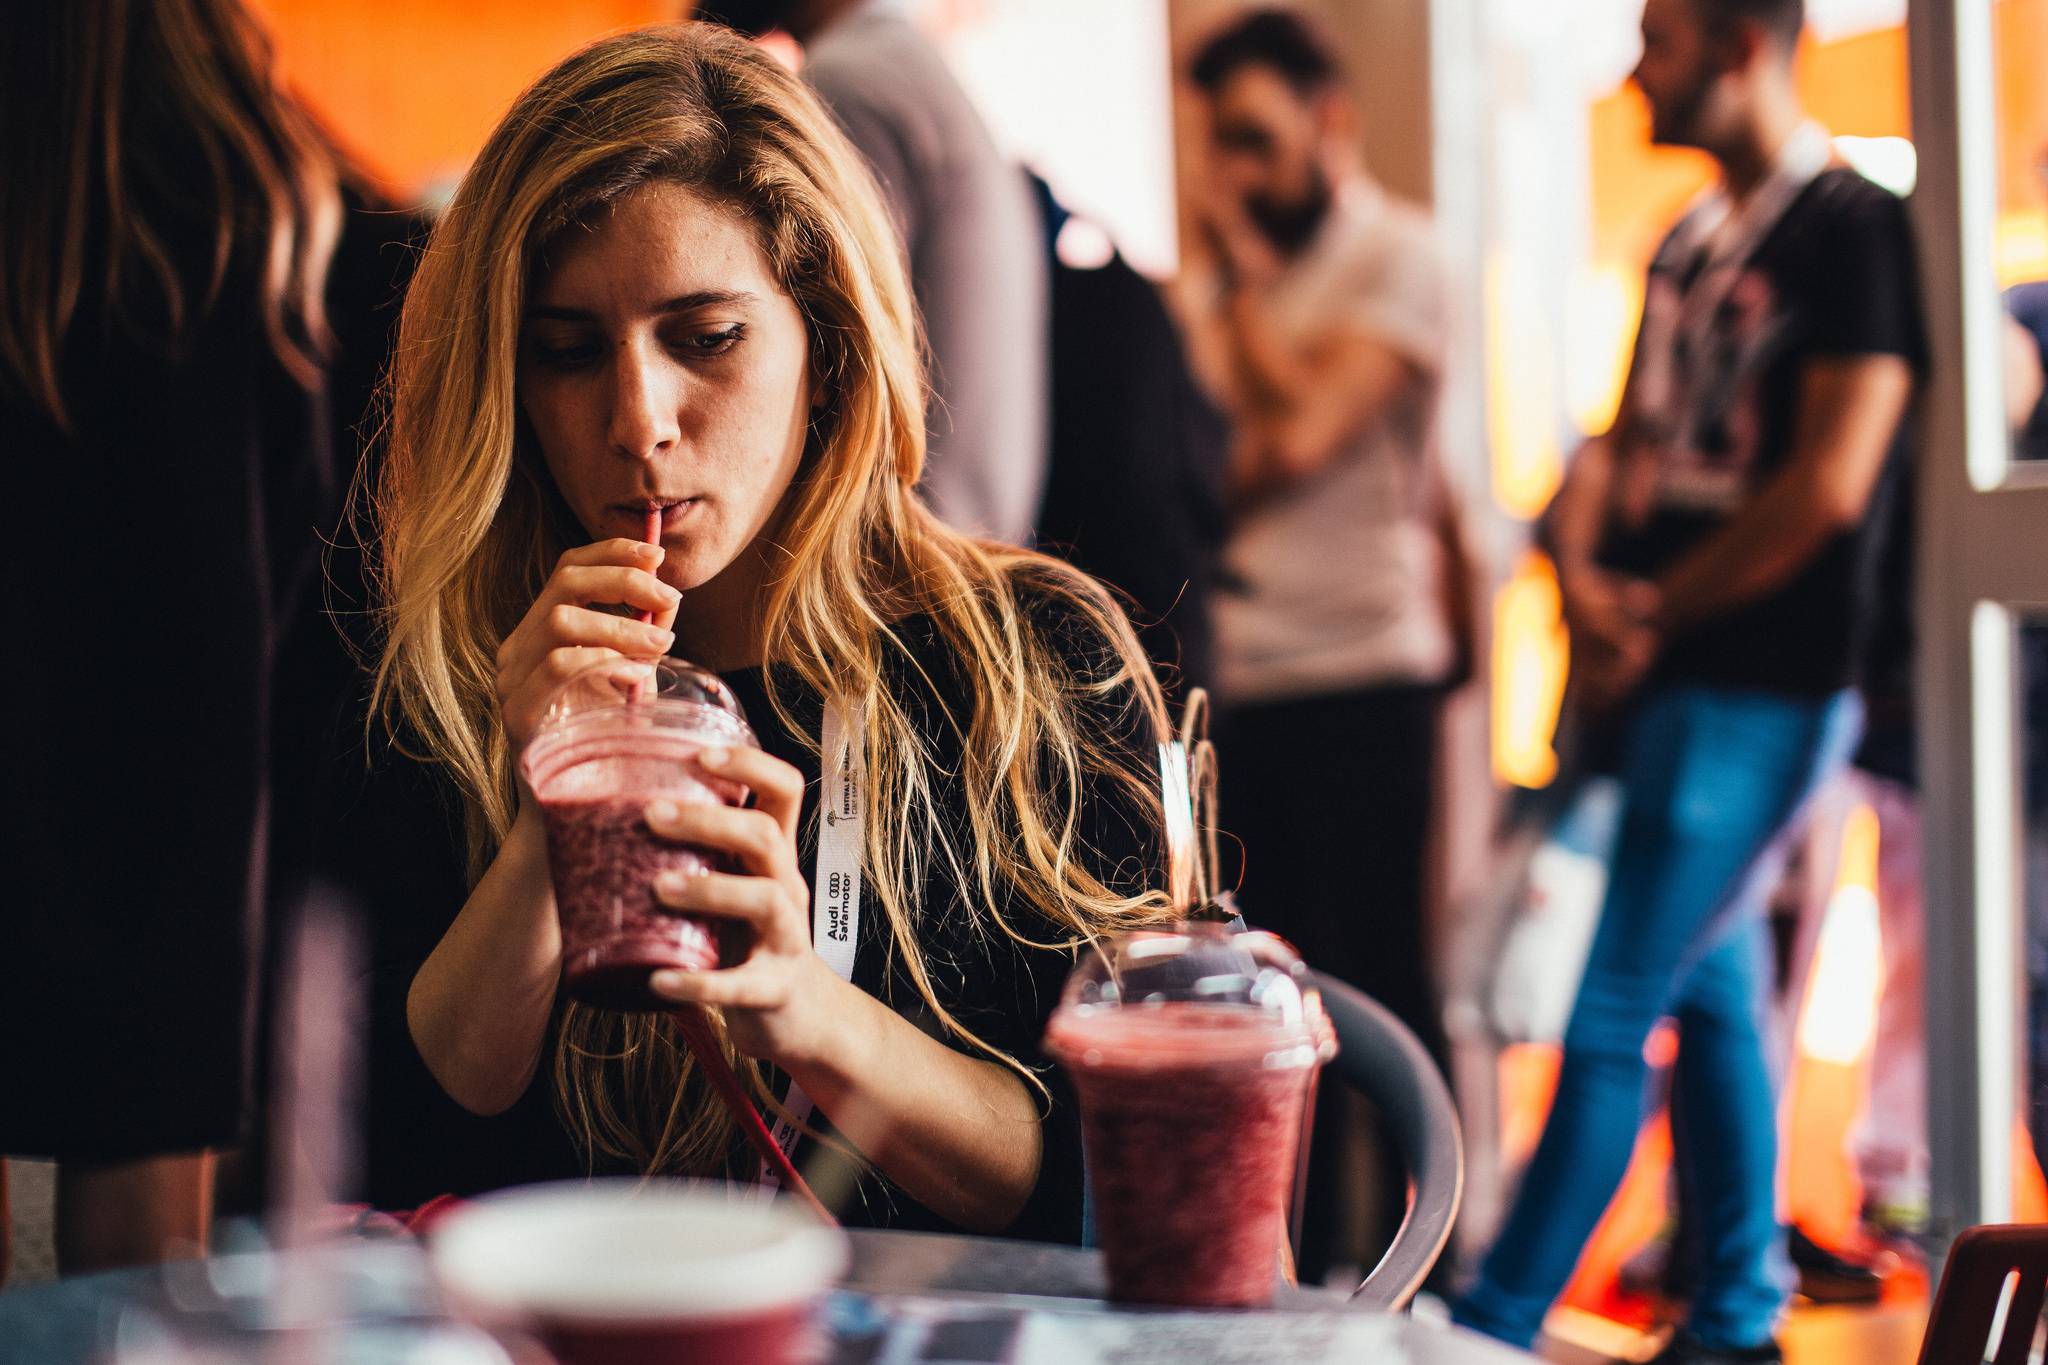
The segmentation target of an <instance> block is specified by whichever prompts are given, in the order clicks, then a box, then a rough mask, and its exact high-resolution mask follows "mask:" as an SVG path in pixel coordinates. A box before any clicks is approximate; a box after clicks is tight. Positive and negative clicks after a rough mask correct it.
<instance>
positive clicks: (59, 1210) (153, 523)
mask: <svg viewBox="0 0 2048 1365" xmlns="http://www.w3.org/2000/svg"><path fill="white" fill-rule="evenodd" d="M0 89H5V90H6V92H7V94H6V98H5V99H4V100H0V161H4V163H5V165H6V167H7V174H6V175H5V176H4V177H0V271H4V272H5V274H4V277H0V432H5V433H6V450H7V456H8V461H7V463H8V475H9V479H10V489H9V492H10V499H11V501H10V505H11V506H12V507H13V508H14V509H15V511H16V515H15V516H14V517H13V518H12V521H13V528H12V531H11V533H10V534H9V536H8V538H7V539H8V547H7V560H6V564H7V570H6V579H7V582H8V583H9V585H10V586H11V587H12V589H13V591H14V592H16V593H17V594H19V595H20V596H21V597H23V598H25V599H29V600H36V601H41V602H44V603H46V604H48V606H47V607H46V610H47V611H48V612H50V614H51V617H52V618H53V619H49V620H46V621H39V623H38V626H35V627H31V626H29V625H28V624H27V622H26V621H24V622H22V623H21V626H20V628H19V629H18V630H17V635H18V636H19V637H20V643H21V644H22V646H23V647H22V648H21V649H19V650H17V652H16V656H15V662H14V666H13V667H11V668H9V669H8V670H7V682H6V686H5V691H4V693H0V697H4V710H5V714H6V716H7V718H8V721H7V726H6V736H5V739H4V741H0V746H4V747H0V759H4V765H5V769H6V773H7V789H8V801H7V811H6V815H5V819H4V820H0V840H4V843H0V861H4V863H5V866H6V869H7V878H8V903H7V907H6V910H5V912H4V913H0V964H4V967H5V970H6V973H7V981H6V985H5V986H4V987H0V1153H8V1154H14V1155H21V1156H42V1157H54V1158H56V1160H57V1163H58V1175H57V1193H56V1251H57V1256H58V1264H59V1268H60V1269H61V1270H63V1271H65V1272H66V1273H70V1272H75V1271H80V1270H88V1269H94V1268H98V1267H101V1266H106V1265H112V1264H119V1263H125V1262H133V1261H145V1260H151V1259H155V1258H157V1257H159V1256H162V1255H165V1254H169V1253H173V1252H175V1251H177V1250H179V1249H180V1248H183V1249H185V1250H187V1251H188V1252H194V1251H197V1250H199V1249H200V1248H202V1247H203V1245H204V1241H205V1237H206V1232H207V1226H208V1218H209V1208H210V1199H211V1195H210V1183H211V1178H212V1176H211V1173H212V1160H211V1157H210V1156H209V1150H210V1149H212V1148H215V1147H218V1146H220V1145H222V1144H226V1143H230V1142H233V1141H235V1140H237V1139H238V1137H240V1136H241V1135H242V1134H243V1132H244V1127H245V1118H246V1114H245V1110H246V1108H247V1096H248V1092H249V1089H250V1081H251V1067H250V1052H251V1042H250V1033H251V1028H250V1026H251V1022H252V1014H253V1010H254V1002H255V999H256V973H257V963H258V960H259V958H260V952H261V948H260V923H261V919H262V915H261V906H262V900H263V893H264V872H265V853H266V847H267V839H266V825H267V822H268V820H269V817H270V812H271V792H270V788H271V748H272V744H271V740H272V736H271V734H270V730H269V726H270V717H271V714H272V701H273V697H274V695H275V691H276V687H275V655H276V649H277V644H278V641H279V640H280V638H281V637H282V636H283V634H284V633H285V632H286V630H287V629H288V628H289V626H290V620H291V615H292V603H293V602H294V601H295V600H296V599H297V596H298V591H299V585H300V584H301V583H302V582H304V581H306V580H307V579H308V578H309V577H310V571H311V570H312V569H313V567H314V565H315V563H316V557H317V553H318V546H319V541H318V538H317V536H316V534H315V526H316V523H318V522H320V521H323V520H331V518H332V516H333V515H334V513H335V512H336V511H337V510H338V497H339V486H340V481H339V480H338V479H337V478H336V477H335V471H334V470H333V468H332V466H331V456H330V451H329V435H328V419H327V415H326V410H325V407H324V401H325V400H324V396H323V388H324V379H325V366H326V363H327V350H328V346H327V341H328V337H329V328H328V324H327V320H326V313H327V307H326V300H325V297H324V290H325V286H326V282H327V278H328V266H329V262H330V260H331V258H332V255H333V252H334V249H335V243H336V238H337V234H338V232H339V230H340V227H341V223H342V206H341V199H340V194H339V181H338V174H337V168H336V165H335V161H334V159H333V157H332V156H331V155H330V154H329V152H328V150H327V148H326V146H325V145H324V143H323V141H322V139H321V138H320V136H319V135H318V133H317V130H316V129H315V128H314V127H313V125H312V123H311V122H310V120H309V119H308V118H307V117H306V116H305V114H304V113H303V112H302V111H301V110H300V109H299V108H298V107H297V106H296V105H295V104H294V103H293V102H292V100H291V99H290V98H288V97H287V96H286V95H285V94H284V93H283V92H282V91H281V90H280V89H279V88H278V87H277V85H276V83H275V81H274V78H273V74H272V66H271V62H270V58H269V55H268V51H267V48H266V46H265V43H264V41H263V38H262V35H261V34H260V33H259V32H258V31H257V30H256V28H255V26H254V25H253V23H252V22H251V21H250V19H249V17H248V16H247V15H246V14H245V13H244V12H243V10H242V8H241V6H240V5H239V4H238V3H235V0H70V2H68V3H64V4H37V5H28V6H23V7H21V8H19V9H18V10H12V11H10V12H9V14H8V17H7V23H6V25H5V27H4V30H0ZM39 635H41V636H48V637H49V638H47V639H38V638H37V637H38V636H39ZM65 637H68V638H65ZM0 1222H4V1220H0Z"/></svg>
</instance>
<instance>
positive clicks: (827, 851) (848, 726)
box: [760, 699, 867, 1188]
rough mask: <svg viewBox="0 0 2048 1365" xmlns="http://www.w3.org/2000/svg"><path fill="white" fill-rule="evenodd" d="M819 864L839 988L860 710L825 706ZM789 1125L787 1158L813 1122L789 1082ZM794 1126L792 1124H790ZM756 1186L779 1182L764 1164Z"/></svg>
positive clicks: (816, 944)
mask: <svg viewBox="0 0 2048 1365" xmlns="http://www.w3.org/2000/svg"><path fill="white" fill-rule="evenodd" d="M818 750H819V782H818V861H817V866H816V867H815V868H814V869H813V870H812V874H811V947H812V948H813V949H814V950H816V952H817V954H818V956H819V957H822V958H824V959H825V965H826V966H828V967H830V968H831V969H832V970H833V971H835V972H837V973H838V974H839V978H840V980H842V981H851V980H853V960H854V956H855V955H856V954H857V953H858V952H859V951H860V859H861V847H862V843H863V840H862V837H861V836H862V831H863V829H864V828H865V825H866V815H867V810H866V801H867V743H866V737H865V734H864V727H863V726H862V725H861V720H860V712H859V710H858V709H855V710H852V711H851V712H849V711H848V709H847V708H846V707H844V706H843V705H841V703H839V702H838V701H837V700H833V699H828V700H827V701H826V703H825V720H824V724H823V726H822V728H821V730H820V733H819V736H818ZM782 1107H783V1108H784V1109H787V1110H788V1111H789V1115H790V1117H789V1118H784V1117H782V1116H781V1115H777V1116H776V1119H775V1125H774V1128H773V1130H772V1131H773V1133H774V1135H775V1141H776V1143H777V1144H778V1145H779V1146H780V1147H781V1148H782V1150H783V1151H784V1152H785V1153H794V1152H795V1151H796V1143H797V1138H798V1137H799V1136H801V1129H800V1128H799V1126H798V1125H800V1124H802V1123H803V1122H805V1121H806V1120H808V1119H809V1118H810V1116H811V1099H810V1096H808V1095H806V1094H804V1092H803V1089H802V1087H800V1086H799V1085H797V1083H796V1082H795V1081H794V1080H792V1081H790V1083H789V1089H788V1090H787V1091H785V1092H784V1094H783V1097H782ZM792 1119H794V1120H795V1121H794V1122H792V1121H791V1120H792ZM760 1180H761V1183H762V1184H764V1185H767V1186H769V1187H771V1188H774V1187H778V1186H780V1184H781V1183H782V1182H781V1180H780V1178H779V1177H778V1176H777V1174H776V1172H775V1169H774V1167H772V1166H770V1165H769V1164H768V1162H766V1161H765V1160H764V1161H763V1162H762V1163H761V1175H760Z"/></svg>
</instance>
